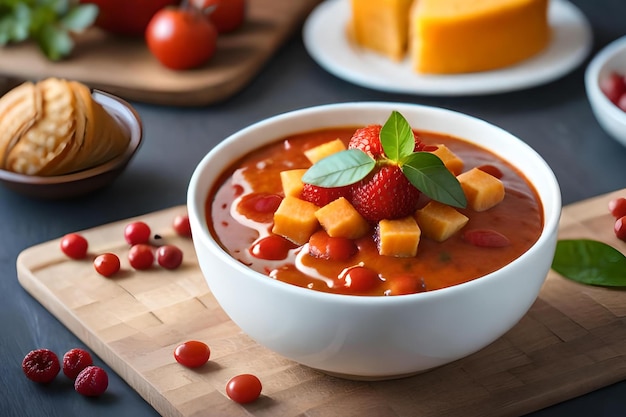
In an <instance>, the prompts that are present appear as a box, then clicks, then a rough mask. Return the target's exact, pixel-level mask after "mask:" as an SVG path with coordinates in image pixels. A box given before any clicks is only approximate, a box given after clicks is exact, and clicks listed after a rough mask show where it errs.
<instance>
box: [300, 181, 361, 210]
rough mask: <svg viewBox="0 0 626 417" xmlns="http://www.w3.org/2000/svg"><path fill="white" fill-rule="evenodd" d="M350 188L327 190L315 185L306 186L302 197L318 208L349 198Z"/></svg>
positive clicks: (301, 194)
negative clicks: (342, 198)
mask: <svg viewBox="0 0 626 417" xmlns="http://www.w3.org/2000/svg"><path fill="white" fill-rule="evenodd" d="M349 194H350V186H345V187H332V188H325V187H319V186H317V185H313V184H304V188H303V189H302V192H301V193H300V197H301V198H302V199H303V200H306V201H308V202H310V203H313V204H315V205H316V206H318V207H324V206H325V205H326V204H328V203H330V202H332V201H335V200H336V199H338V198H339V197H348V195H349Z"/></svg>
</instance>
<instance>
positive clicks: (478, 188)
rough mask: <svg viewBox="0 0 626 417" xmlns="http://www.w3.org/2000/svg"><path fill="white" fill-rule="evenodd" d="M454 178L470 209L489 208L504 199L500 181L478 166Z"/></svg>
mask: <svg viewBox="0 0 626 417" xmlns="http://www.w3.org/2000/svg"><path fill="white" fill-rule="evenodd" d="M456 178H457V179H458V180H459V182H460V183H461V187H462V188H463V192H464V193H465V198H467V205H468V207H469V208H471V209H472V210H476V211H485V210H489V209H490V208H491V207H493V206H495V205H496V204H498V203H500V202H501V201H502V200H503V199H504V184H502V181H500V180H499V179H498V178H496V177H494V176H493V175H491V174H488V173H486V172H484V171H482V170H480V169H478V168H472V169H470V170H469V171H466V172H464V173H462V174H460V175H457V177H456Z"/></svg>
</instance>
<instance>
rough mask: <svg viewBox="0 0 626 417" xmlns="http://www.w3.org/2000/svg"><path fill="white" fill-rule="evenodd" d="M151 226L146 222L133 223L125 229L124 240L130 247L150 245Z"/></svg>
mask: <svg viewBox="0 0 626 417" xmlns="http://www.w3.org/2000/svg"><path fill="white" fill-rule="evenodd" d="M150 233H152V232H151V231H150V226H148V225H147V224H146V223H144V222H132V223H129V224H128V225H126V227H125V228H124V239H126V242H128V244H129V245H136V244H138V243H148V241H149V240H150Z"/></svg>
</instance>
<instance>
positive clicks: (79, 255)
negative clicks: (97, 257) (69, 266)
mask: <svg viewBox="0 0 626 417" xmlns="http://www.w3.org/2000/svg"><path fill="white" fill-rule="evenodd" d="M88 247H89V243H88V242H87V239H85V238H84V237H83V236H82V235H79V234H78V233H69V234H67V235H65V236H63V238H61V251H62V252H63V253H64V254H65V255H67V256H69V257H70V258H72V259H83V258H85V257H86V256H87V248H88Z"/></svg>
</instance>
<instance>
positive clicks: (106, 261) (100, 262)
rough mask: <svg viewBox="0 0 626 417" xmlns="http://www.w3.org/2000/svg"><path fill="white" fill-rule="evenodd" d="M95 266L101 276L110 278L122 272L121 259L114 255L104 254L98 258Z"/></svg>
mask: <svg viewBox="0 0 626 417" xmlns="http://www.w3.org/2000/svg"><path fill="white" fill-rule="evenodd" d="M93 266H94V268H95V269H96V272H97V273H99V274H100V275H102V276H105V277H110V276H111V275H113V274H115V273H117V272H118V271H119V270H120V258H119V257H118V256H117V255H116V254H114V253H110V252H107V253H103V254H101V255H98V256H96V259H94V261H93Z"/></svg>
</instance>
